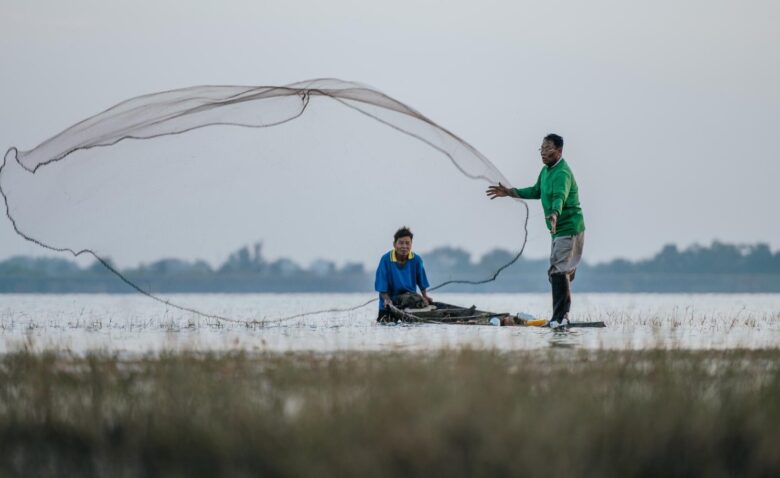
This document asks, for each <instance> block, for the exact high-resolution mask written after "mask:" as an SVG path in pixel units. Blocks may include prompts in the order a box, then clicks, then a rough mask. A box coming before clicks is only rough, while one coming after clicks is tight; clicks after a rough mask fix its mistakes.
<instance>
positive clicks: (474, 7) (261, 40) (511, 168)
mask: <svg viewBox="0 0 780 478" xmlns="http://www.w3.org/2000/svg"><path fill="white" fill-rule="evenodd" d="M0 8H1V9H2V16H0V65H2V75H0V145H2V147H3V148H7V147H11V146H16V147H18V148H19V149H22V150H25V149H31V148H33V147H34V146H36V145H37V144H39V143H40V142H42V141H44V140H45V139H47V138H49V137H51V136H53V135H55V134H57V133H58V132H60V131H62V130H63V129H65V128H66V127H68V126H70V125H72V124H74V123H76V122H78V121H80V120H82V119H84V118H86V117H88V116H91V115H93V114H95V113H97V112H99V111H102V110H104V109H106V108H107V107H109V106H111V105H114V104H116V103H118V102H120V101H123V100H126V99H128V98H131V97H134V96H138V95H142V94H147V93H151V92H156V91H162V90H168V89H174V88H180V87H185V86H191V85H199V84H228V85H233V84H235V85H283V84H288V83H292V82H295V81H300V80H304V79H310V78H318V77H334V78H342V79H345V80H353V81H358V82H361V83H365V84H368V85H372V86H373V87H376V88H377V89H379V90H381V91H383V92H385V93H387V94H389V95H391V96H392V97H394V98H397V99H399V100H401V101H403V102H404V103H406V104H408V105H411V106H412V107H414V108H415V109H417V110H418V111H421V112H422V113H424V114H425V115H426V116H428V117H429V118H431V119H433V120H434V121H436V122H437V123H439V124H441V125H442V126H444V127H446V128H447V129H449V130H450V131H453V132H454V133H456V134H457V135H458V136H460V137H461V138H464V139H465V140H467V141H468V142H469V143H470V144H472V145H473V146H474V147H476V148H477V149H478V150H480V151H481V152H482V153H483V154H485V155H486V156H487V157H488V158H489V159H490V160H491V161H492V162H493V163H494V164H495V165H496V166H497V167H498V168H499V169H500V170H501V171H502V172H503V174H504V176H506V177H507V178H509V180H510V181H511V182H512V184H513V185H515V186H527V185H530V184H532V183H533V182H534V180H535V179H536V177H537V175H538V173H539V170H540V168H541V161H540V159H539V155H538V148H539V145H540V143H541V139H542V137H543V136H544V135H545V134H547V133H550V132H556V133H558V134H560V135H562V136H563V137H564V139H565V142H566V145H565V147H564V157H565V158H566V159H567V161H568V162H569V164H570V165H571V167H572V169H573V170H574V173H575V176H576V178H577V182H578V184H579V188H580V199H581V202H582V207H583V211H584V214H585V221H586V225H587V232H586V236H587V239H586V250H585V254H584V258H585V260H586V261H589V262H601V261H606V260H610V259H613V258H616V257H624V258H628V259H639V258H644V257H649V256H651V255H652V254H654V253H655V252H657V251H658V250H659V249H660V248H661V247H662V246H663V245H664V244H667V243H675V244H678V245H680V246H683V247H685V246H688V245H690V244H694V243H700V244H709V243H710V242H711V241H713V240H720V241H725V242H735V243H756V242H765V243H769V244H770V246H771V247H772V249H773V250H777V249H779V248H780V221H778V220H777V212H776V211H775V206H774V203H775V200H774V196H775V185H776V183H777V179H778V177H780V161H778V159H780V158H778V156H777V152H776V148H775V146H774V144H773V143H774V142H773V139H774V138H776V137H777V136H778V133H780V89H779V88H778V87H777V85H779V84H780V55H778V54H777V51H778V46H779V45H780V29H778V28H777V25H778V23H780V4H779V3H778V2H775V1H759V0H748V1H742V2H735V1H718V0H715V1H713V0H709V1H704V0H692V1H686V2H679V1H666V0H661V1H652V2H651V1H636V2H625V1H607V0H596V1H592V2H578V1H544V2H541V1H539V2H525V1H511V2H510V1H506V2H498V1H482V2H472V1H446V2H445V1H435V2H421V1H413V2H412V1H404V0H401V1H396V2H381V3H378V2H365V1H361V2H359V1H342V0H336V1H328V2H285V1H270V2H258V1H244V2H240V1H224V2H205V1H189V2H183V1H180V2H173V1H166V0H162V1H159V0H158V1H154V2H147V1H135V2H125V3H117V2H102V1H72V2H62V1H34V2H22V1H17V2H11V1H8V0H0ZM369 146H370V145H369ZM386 147H387V146H386V145H383V146H382V148H386ZM299 168H300V169H299V170H296V171H292V174H294V175H298V176H299V177H307V175H308V174H310V172H311V171H310V169H309V168H308V167H307V166H306V165H305V164H303V165H300V166H299ZM366 173H367V174H370V175H373V176H374V177H376V176H377V175H379V174H381V171H371V170H370V168H368V169H367V171H366ZM149 174H150V175H151V174H152V173H151V172H150V173H149ZM349 187H350V186H349V185H346V186H341V189H344V188H347V189H348V188H349ZM453 189H455V190H453ZM427 192H429V193H430V194H435V195H437V196H438V198H437V199H436V200H431V201H430V202H428V201H426V200H425V198H424V197H422V198H421V199H420V201H419V202H420V204H421V205H422V204H424V205H425V208H426V212H427V214H428V215H429V217H431V218H436V217H437V215H438V214H441V215H442V217H443V216H444V215H445V211H443V210H442V208H446V201H444V202H443V201H442V200H441V198H442V197H446V196H447V195H448V194H449V195H452V196H454V195H458V191H457V188H453V187H452V185H448V184H440V185H434V186H431V189H430V191H427ZM334 194H335V193H334ZM459 196H464V195H459ZM471 197H473V201H474V204H475V206H474V207H475V208H477V207H479V208H481V207H484V206H483V204H484V201H486V199H485V198H484V196H482V195H480V194H471V193H469V195H467V196H465V197H459V198H458V201H471V199H470V198H471ZM453 200H454V199H453ZM363 203H364V201H359V200H356V201H354V203H353V204H352V207H351V208H350V210H349V211H347V213H348V214H349V215H350V216H351V217H355V218H360V217H365V216H369V215H377V212H376V209H375V206H370V207H371V209H369V206H368V205H367V204H363ZM529 206H530V212H531V214H530V218H529V219H530V220H529V234H528V244H527V247H526V255H527V256H529V257H544V256H545V255H546V254H547V252H548V251H549V235H548V233H547V232H546V230H545V228H544V225H543V223H542V216H543V214H542V212H541V206H540V205H539V204H538V202H532V203H530V204H529ZM275 207H278V208H281V209H280V211H281V212H280V213H281V214H283V215H284V214H286V213H285V210H284V207H285V206H284V205H281V206H275ZM291 207H292V206H291ZM387 207H388V208H392V204H388V206H387ZM437 208H439V209H437ZM475 211H476V209H475ZM388 216H389V215H388ZM402 217H403V215H402V214H401V215H400V216H398V217H397V218H396V217H395V216H393V218H392V220H391V221H388V222H389V223H391V225H388V227H387V230H388V231H389V233H387V232H386V231H381V233H382V234H385V235H388V234H389V235H392V231H393V230H394V229H395V227H397V226H398V225H400V224H397V222H400V220H401V219H400V218H402ZM474 217H475V218H474V223H475V224H478V225H479V226H480V227H479V228H476V229H479V230H481V231H484V233H482V234H476V233H475V234H472V235H464V236H462V237H461V239H460V240H459V239H458V238H457V237H451V236H453V235H449V237H448V235H447V234H445V233H444V231H443V228H444V227H445V226H444V225H443V224H444V223H442V225H440V226H439V229H437V227H436V221H435V219H431V221H430V224H421V223H419V222H418V223H417V224H410V225H411V226H412V227H413V228H415V227H416V228H417V229H418V230H420V231H422V232H423V233H424V234H418V236H417V237H416V247H419V248H420V249H421V250H430V249H431V248H433V247H436V246H440V245H446V244H452V245H457V246H461V247H465V248H467V249H469V250H471V251H473V252H474V253H475V254H477V255H478V254H480V253H484V252H486V251H488V250H490V249H491V248H493V247H505V248H510V249H514V248H516V247H517V240H516V239H517V234H516V231H517V227H518V225H517V224H513V221H514V222H516V221H517V217H518V216H517V215H516V214H514V213H513V212H511V211H509V210H508V209H507V208H504V207H503V206H501V207H499V206H497V207H496V209H495V212H494V213H493V212H491V213H490V215H483V214H481V213H478V212H476V213H474ZM465 220H467V221H468V220H470V219H469V217H468V216H467V217H466V218H465ZM352 222H355V221H352ZM490 223H496V229H495V230H493V229H490V230H488V227H489V224H490ZM109 226H110V224H109ZM372 227H375V226H372ZM496 231H498V232H496ZM375 233H376V231H372V232H371V234H368V233H367V237H368V236H369V235H370V236H371V238H370V239H366V244H364V245H362V246H361V247H355V246H350V245H349V244H348V245H346V246H344V247H342V248H339V247H338V245H337V244H333V246H332V247H331V246H328V247H324V248H321V247H313V246H311V245H307V244H305V243H303V242H296V241H297V239H295V238H296V237H300V236H301V235H302V234H300V233H296V234H291V238H290V239H287V240H285V241H280V243H279V244H274V243H273V241H272V240H271V239H270V238H269V237H251V236H250V235H247V236H246V237H233V238H230V239H221V238H220V237H218V236H216V235H215V237H213V238H211V237H209V238H208V239H209V241H210V242H209V243H210V244H213V247H210V249H208V250H209V251H210V252H209V254H211V256H209V257H206V258H207V259H209V260H211V261H212V262H214V261H217V260H218V259H219V258H220V257H224V255H226V254H227V253H228V252H230V251H231V250H234V249H235V248H236V247H238V246H240V245H243V244H248V243H250V242H254V241H255V240H264V241H266V249H265V250H266V253H267V254H268V255H269V256H271V257H274V256H289V257H292V258H293V259H296V260H298V261H300V262H303V263H305V262H307V261H310V260H312V259H313V258H314V257H326V258H329V259H335V260H337V261H338V262H344V261H345V258H346V257H349V256H350V249H353V250H358V249H359V250H360V251H361V252H360V253H356V254H355V255H354V257H353V258H355V259H357V260H362V261H366V262H370V261H371V257H372V254H374V253H373V251H374V250H377V252H376V254H374V255H376V256H377V257H378V256H379V254H380V253H381V252H382V251H383V249H381V248H385V249H386V248H387V247H385V246H388V247H389V243H387V244H385V243H384V242H381V247H380V245H374V244H375V243H374V242H373V241H375V240H376V239H375V238H374V236H373V235H374V234H375ZM358 234H359V233H358ZM350 240H351V241H360V238H359V237H357V238H356V237H355V233H350ZM464 241H465V242H464ZM376 244H380V243H379V242H377V243H376ZM114 248H115V249H114V250H113V251H111V252H112V253H113V254H115V255H120V256H121V255H122V253H123V252H126V254H125V255H124V257H123V260H124V261H126V262H127V263H132V262H134V261H140V260H146V261H148V260H151V259H153V256H154V255H155V254H156V253H158V252H159V253H160V254H162V253H163V252H164V253H165V254H166V255H168V254H169V253H170V249H166V250H165V251H162V250H160V251H157V250H155V249H153V248H152V249H148V250H143V249H142V248H139V247H133V246H131V245H130V244H127V245H125V244H122V243H116V242H115V243H114ZM179 250H180V251H181V252H182V255H183V256H185V258H194V257H195V256H197V255H198V254H201V252H202V251H203V249H195V248H193V249H188V248H187V247H185V246H182V247H181V248H180V249H179ZM44 253H45V251H42V250H41V249H40V248H39V247H38V246H36V245H34V244H30V243H28V242H26V241H24V240H23V239H22V238H20V237H18V236H17V235H16V234H15V233H14V231H13V229H12V227H11V224H10V223H9V222H8V221H7V220H3V221H0V260H2V259H4V258H7V257H10V256H13V255H18V254H25V255H39V254H44ZM331 253H332V254H331ZM201 255H203V254H201ZM206 255H208V254H206ZM329 256H335V257H329Z"/></svg>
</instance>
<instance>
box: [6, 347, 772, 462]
mask: <svg viewBox="0 0 780 478" xmlns="http://www.w3.org/2000/svg"><path fill="white" fill-rule="evenodd" d="M779 364H780V350H778V349H769V350H727V351H715V350H710V351H686V350H644V351H604V350H602V351H583V350H572V349H550V350H547V351H542V352H539V351H535V352H510V353H501V352H497V351H475V350H468V349H460V350H446V351H441V352H434V353H427V354H413V353H406V352H387V353H367V352H341V353H336V354H314V353H305V352H299V353H280V354H266V353H264V354H258V355H252V354H248V353H230V354H214V353H198V352H190V353H186V352H185V353H162V354H158V355H148V356H140V357H136V358H132V359H119V358H118V357H117V356H116V355H111V354H95V355H87V356H77V355H72V354H68V353H55V352H37V353H33V352H30V351H27V350H19V351H17V352H14V353H10V354H6V355H3V356H1V357H0V450H2V451H0V475H3V476H43V477H45V476H112V477H135V476H195V477H197V476H345V477H350V476H360V477H373V476H376V477H382V476H453V477H458V476H475V475H481V476H551V477H558V476H627V477H629V476H777V475H778V474H779V473H780V454H778V453H777V443H780V427H778V426H777V425H778V423H780V365H779Z"/></svg>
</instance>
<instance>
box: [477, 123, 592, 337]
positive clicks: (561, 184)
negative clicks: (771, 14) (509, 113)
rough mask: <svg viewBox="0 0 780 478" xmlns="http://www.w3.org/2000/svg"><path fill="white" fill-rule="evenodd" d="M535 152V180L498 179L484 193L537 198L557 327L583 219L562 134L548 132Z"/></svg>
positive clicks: (567, 301) (564, 317)
mask: <svg viewBox="0 0 780 478" xmlns="http://www.w3.org/2000/svg"><path fill="white" fill-rule="evenodd" d="M539 152H540V153H541V155H542V162H543V163H544V167H542V172H541V173H539V178H538V179H537V180H536V184H534V185H533V186H531V187H528V188H521V189H516V188H508V187H506V186H504V185H503V184H501V183H498V186H490V187H489V188H488V190H487V195H488V197H489V198H490V199H495V198H498V197H514V198H522V199H541V201H542V208H543V209H544V216H545V221H546V222H547V228H548V229H549V230H550V234H551V235H552V248H551V252H550V269H549V270H548V272H547V274H548V277H549V280H550V284H551V285H552V298H553V315H552V318H551V319H550V327H552V328H558V327H561V326H566V325H568V324H569V308H570V307H571V287H570V281H572V280H574V274H575V272H576V269H577V265H578V264H579V263H580V259H581V258H582V247H583V245H584V243H585V220H584V219H583V217H582V208H581V207H580V198H579V190H578V188H577V181H575V180H574V174H572V172H571V169H570V168H569V165H568V164H567V163H566V161H565V160H564V159H563V138H561V137H560V136H558V135H557V134H548V135H547V136H545V137H544V141H542V147H541V148H539Z"/></svg>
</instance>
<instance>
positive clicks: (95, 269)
mask: <svg viewBox="0 0 780 478" xmlns="http://www.w3.org/2000/svg"><path fill="white" fill-rule="evenodd" d="M422 255H423V257H424V258H425V264H426V270H427V271H428V276H429V277H430V278H431V281H432V283H434V284H436V283H441V282H444V281H448V280H452V279H458V280H482V279H485V278H488V277H490V276H492V274H493V273H494V272H495V271H496V270H497V269H498V268H499V267H501V266H502V265H504V264H506V263H508V262H509V261H510V260H511V259H512V258H513V257H514V254H513V253H512V252H510V251H506V250H502V249H496V250H494V251H492V252H490V253H488V254H485V255H484V256H482V257H481V258H479V260H473V259H472V257H471V254H470V253H469V252H467V251H465V250H463V249H458V248H452V247H440V248H436V249H434V250H432V251H428V252H426V253H422ZM547 267H548V262H547V260H546V259H525V258H522V257H521V258H520V259H519V260H518V262H517V263H516V264H514V265H513V266H511V267H510V268H508V269H507V270H505V271H503V272H502V273H501V275H500V276H499V277H498V279H497V280H496V281H495V282H491V283H489V284H485V285H479V286H474V285H463V284H455V285H452V286H448V288H447V291H448V292H546V291H547V290H548V287H549V286H548V284H547V283H546V281H545V280H544V277H545V274H546V270H547ZM121 273H122V274H123V275H124V276H125V277H127V278H128V279H129V280H131V281H132V282H133V283H135V284H137V285H138V286H139V287H141V288H143V289H144V290H148V291H150V292H154V293H209V292H216V293H253V292H275V293H279V292H369V291H372V290H373V282H374V277H373V276H374V271H373V268H368V269H367V268H366V266H365V265H363V264H361V263H347V264H345V265H343V266H341V267H337V266H336V264H335V263H333V262H330V261H327V260H324V259H319V260H316V261H314V262H313V263H312V264H311V265H309V266H308V267H303V266H301V265H299V264H297V263H295V262H294V261H292V260H290V259H286V258H281V259H277V260H274V261H269V260H266V259H265V258H264V257H263V255H262V244H260V243H258V244H255V245H254V246H253V248H252V249H251V250H250V248H249V247H244V248H241V249H239V250H238V251H236V252H235V253H233V254H231V255H230V257H229V258H228V259H227V260H226V261H225V262H224V263H223V264H221V265H220V266H218V267H216V268H214V267H212V266H210V265H209V264H208V263H206V262H204V261H194V262H187V261H183V260H179V259H162V260H160V261H157V262H154V263H151V264H142V265H140V266H138V267H135V268H127V269H122V270H121ZM572 285H573V288H574V289H575V290H576V291H578V292H667V293H674V292H689V293H701V292H719V293H728V292H780V252H775V253H773V252H772V251H771V250H770V248H769V246H768V245H766V244H755V245H748V246H739V245H733V244H724V243H720V242H717V241H716V242H713V243H712V244H711V245H710V246H698V245H696V246H691V247H689V248H687V249H683V250H680V249H678V248H677V247H676V246H674V245H667V246H665V247H664V248H663V249H662V250H661V251H660V252H658V253H657V254H655V255H654V256H653V257H652V258H650V259H645V260H640V261H633V262H632V261H628V260H625V259H615V260H613V261H611V262H607V263H602V264H595V265H591V264H587V263H583V264H582V265H581V266H580V267H579V268H578V270H577V279H576V280H575V281H574V282H573V284H572ZM132 292H134V291H133V289H132V288H131V287H130V286H128V285H127V284H125V283H123V282H122V281H121V280H119V279H118V278H117V277H116V276H115V275H113V274H112V273H111V272H110V271H108V270H107V269H106V268H105V267H103V266H102V264H100V263H98V262H96V263H94V264H93V265H92V266H90V267H86V268H81V267H79V266H78V265H77V264H76V263H75V262H73V261H69V260H66V259H59V258H32V257H22V256H17V257H13V258H10V259H7V260H5V261H2V262H0V293H132Z"/></svg>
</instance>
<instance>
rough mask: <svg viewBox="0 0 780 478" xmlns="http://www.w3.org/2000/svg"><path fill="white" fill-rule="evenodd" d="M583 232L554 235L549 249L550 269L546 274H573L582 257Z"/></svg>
mask: <svg viewBox="0 0 780 478" xmlns="http://www.w3.org/2000/svg"><path fill="white" fill-rule="evenodd" d="M584 245H585V232H584V231H583V232H581V233H579V234H577V235H576V236H561V237H555V238H553V241H552V248H551V250H550V269H549V270H548V271H547V274H548V275H549V274H564V273H566V274H573V273H574V271H575V270H576V269H577V266H578V265H579V264H580V260H581V259H582V247H583V246H584Z"/></svg>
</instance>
